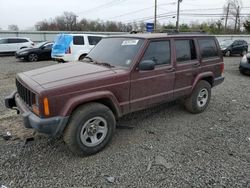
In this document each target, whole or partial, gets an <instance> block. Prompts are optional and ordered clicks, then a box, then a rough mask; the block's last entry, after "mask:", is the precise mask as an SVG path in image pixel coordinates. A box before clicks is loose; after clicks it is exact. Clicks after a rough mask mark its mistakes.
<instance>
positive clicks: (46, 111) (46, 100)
mask: <svg viewBox="0 0 250 188" xmlns="http://www.w3.org/2000/svg"><path fill="white" fill-rule="evenodd" d="M43 107H44V114H45V115H46V116H49V100H48V98H47V97H45V98H44V99H43Z"/></svg>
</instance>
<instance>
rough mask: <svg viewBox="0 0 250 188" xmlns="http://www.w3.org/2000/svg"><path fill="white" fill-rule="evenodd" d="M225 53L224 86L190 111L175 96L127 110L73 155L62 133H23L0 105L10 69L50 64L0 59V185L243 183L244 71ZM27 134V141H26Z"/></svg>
mask: <svg viewBox="0 0 250 188" xmlns="http://www.w3.org/2000/svg"><path fill="white" fill-rule="evenodd" d="M239 60H240V57H232V58H225V76H226V80H225V82H224V84H222V85H220V86H218V87H216V88H214V89H213V91H212V99H211V102H210V105H209V107H208V109H207V110H206V111H205V112H204V113H201V114H198V115H193V114H190V113H188V112H187V111H185V109H184V108H183V106H182V105H181V104H179V103H178V102H172V103H168V104H163V105H160V106H157V107H155V108H152V109H148V110H144V111H140V112H137V113H133V114H131V115H128V116H126V117H124V118H122V119H121V120H119V122H118V126H119V127H120V128H118V129H117V131H116V135H115V137H114V138H113V140H112V142H111V144H110V145H109V146H108V147H106V148H105V149H104V150H103V151H102V152H100V153H98V154H96V155H94V156H89V157H85V158H79V157H75V156H74V155H72V154H71V153H70V152H69V151H68V150H67V147H66V146H65V144H64V143H63V141H62V139H61V138H57V139H51V138H48V137H47V136H45V135H41V134H35V136H34V140H33V141H32V137H33V135H34V134H33V132H32V131H30V130H29V131H27V130H25V129H24V128H23V126H22V121H21V118H20V117H19V116H18V115H15V114H14V112H12V111H9V110H6V109H5V108H4V106H3V99H4V96H5V95H7V94H9V93H10V92H11V91H12V90H14V88H15V86H14V75H15V73H17V72H22V71H25V70H30V69H34V68H37V67H42V66H47V65H51V64H54V62H39V63H21V62H16V60H15V59H14V58H13V57H0V135H5V134H6V132H7V131H9V132H10V133H11V134H12V137H11V138H10V140H8V141H6V140H4V139H3V138H1V137H0V146H1V147H0V156H1V157H0V187H1V184H2V185H5V186H7V187H8V188H9V187H86V186H89V187H181V188H183V187H250V147H249V146H250V120H249V115H250V95H249V93H250V87H249V86H250V77H247V76H243V75H241V74H240V73H239V71H238V63H239ZM27 138H29V140H30V141H29V142H27V141H25V140H26V139H27Z"/></svg>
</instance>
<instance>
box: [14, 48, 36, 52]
mask: <svg viewBox="0 0 250 188" xmlns="http://www.w3.org/2000/svg"><path fill="white" fill-rule="evenodd" d="M37 49H38V48H22V49H20V50H18V51H17V52H16V53H21V52H32V51H36V50H37Z"/></svg>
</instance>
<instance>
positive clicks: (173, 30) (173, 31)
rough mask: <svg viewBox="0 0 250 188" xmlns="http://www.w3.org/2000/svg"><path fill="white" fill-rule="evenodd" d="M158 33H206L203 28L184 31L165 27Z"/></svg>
mask: <svg viewBox="0 0 250 188" xmlns="http://www.w3.org/2000/svg"><path fill="white" fill-rule="evenodd" d="M160 33H167V34H169V35H179V34H180V35H183V34H190V35H192V34H196V35H197V34H207V33H206V32H205V31H203V30H199V31H185V32H180V31H178V30H176V29H165V30H162V31H161V32H160Z"/></svg>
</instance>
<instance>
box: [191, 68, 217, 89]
mask: <svg viewBox="0 0 250 188" xmlns="http://www.w3.org/2000/svg"><path fill="white" fill-rule="evenodd" d="M200 80H205V81H207V82H208V83H209V84H210V85H211V87H213V84H214V74H213V73H212V72H205V73H202V74H199V75H198V76H197V77H196V78H195V80H194V83H193V86H192V91H193V90H194V88H195V86H196V85H197V83H198V82H199V81H200Z"/></svg>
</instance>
